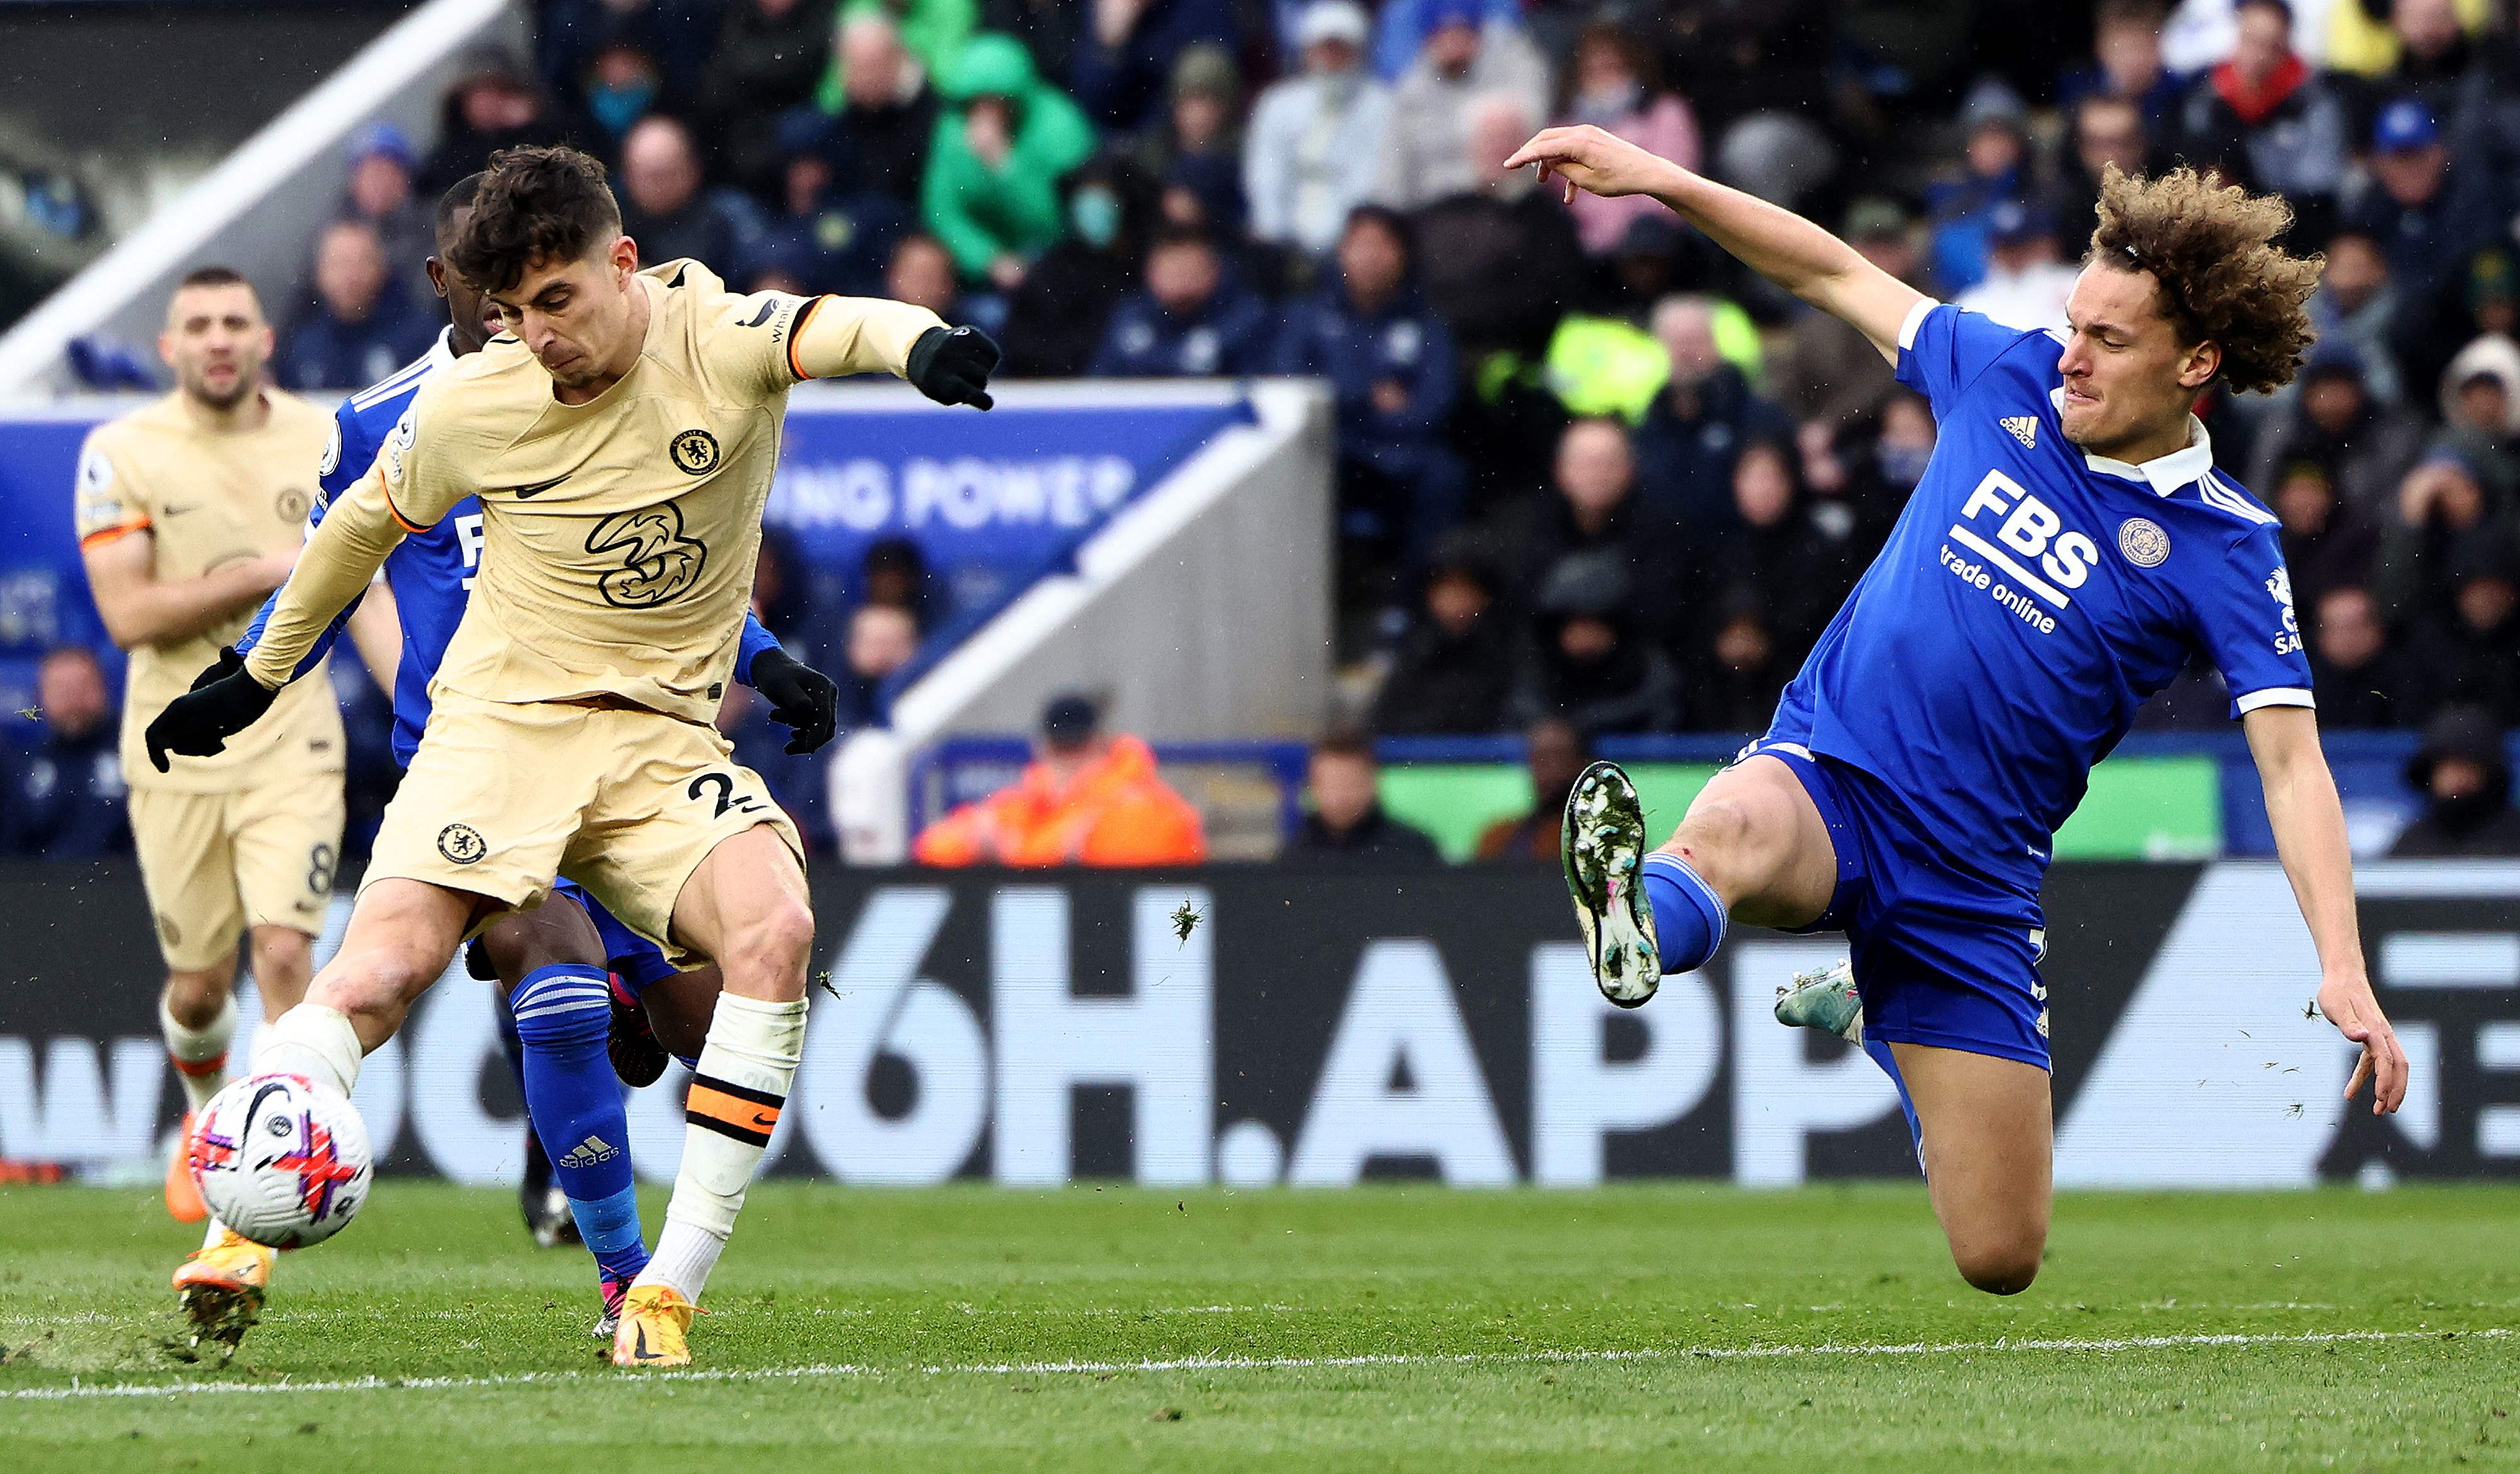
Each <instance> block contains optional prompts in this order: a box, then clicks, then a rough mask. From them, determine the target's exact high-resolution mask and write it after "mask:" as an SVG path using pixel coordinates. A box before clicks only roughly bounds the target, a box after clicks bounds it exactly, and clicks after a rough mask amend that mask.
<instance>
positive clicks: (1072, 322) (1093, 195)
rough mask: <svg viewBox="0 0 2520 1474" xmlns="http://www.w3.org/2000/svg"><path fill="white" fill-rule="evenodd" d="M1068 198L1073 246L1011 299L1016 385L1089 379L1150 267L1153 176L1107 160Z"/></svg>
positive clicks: (1053, 253) (1011, 363) (1083, 169)
mask: <svg viewBox="0 0 2520 1474" xmlns="http://www.w3.org/2000/svg"><path fill="white" fill-rule="evenodd" d="M1066 193H1067V226H1068V233H1067V236H1066V238H1065V239H1063V240H1061V241H1060V242H1059V243H1058V244H1057V245H1056V246H1053V247H1052V248H1050V250H1048V251H1046V252H1044V253H1042V255H1041V257H1040V259H1038V260H1036V261H1034V262H1033V264H1032V269H1031V270H1030V271H1027V272H1025V273H1024V279H1023V285H1021V286H1019V287H1017V288H1016V289H1015V291H1014V295H1013V296H1012V297H1011V298H1010V299H1008V304H1007V331H1006V351H1007V358H1006V365H1005V368H1004V369H1003V370H1002V372H1003V373H1004V374H1005V375H1006V377H1008V378H1010V379H1065V378H1073V377H1075V376H1076V375H1079V374H1082V373H1084V372H1085V369H1086V366H1087V365H1088V364H1090V363H1092V362H1093V361H1094V350H1095V348H1096V347H1097V346H1098V345H1101V344H1102V329H1103V326H1104V325H1105V324H1106V323H1108V322H1109V321H1110V320H1111V312H1112V309H1113V308H1115V307H1117V306H1119V304H1120V300H1121V299H1123V298H1125V297H1127V296H1128V295H1129V294H1130V292H1131V291H1133V290H1135V289H1136V287H1137V285H1138V276H1139V272H1140V270H1141V269H1142V267H1143V265H1144V263H1145V260H1146V253H1147V239H1148V235H1149V234H1150V233H1151V232H1152V230H1153V228H1154V215H1155V184H1154V180H1153V178H1152V177H1151V176H1149V175H1148V173H1147V171H1146V170H1144V169H1142V168H1140V167H1139V166H1138V165H1137V164H1136V163H1134V162H1132V161H1130V160H1128V159H1127V158H1126V157H1124V156H1121V155H1116V154H1105V155H1102V157H1100V158H1096V159H1091V160H1088V161H1086V162H1085V163H1084V164H1083V165H1082V166H1080V167H1079V168H1078V169H1077V170H1076V172H1075V173H1073V174H1070V175H1068V176H1067V186H1066Z"/></svg>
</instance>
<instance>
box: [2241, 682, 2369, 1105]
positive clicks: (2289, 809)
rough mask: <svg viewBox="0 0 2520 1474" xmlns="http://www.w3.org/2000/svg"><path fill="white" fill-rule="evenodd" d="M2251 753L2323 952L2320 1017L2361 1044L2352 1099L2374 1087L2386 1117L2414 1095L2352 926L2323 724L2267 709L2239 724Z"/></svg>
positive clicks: (2306, 712)
mask: <svg viewBox="0 0 2520 1474" xmlns="http://www.w3.org/2000/svg"><path fill="white" fill-rule="evenodd" d="M2240 727H2241V730H2242V731H2244V732H2246V733H2247V734H2248V738H2249V755H2250V756H2251V757H2253V758H2255V759H2256V760H2257V763H2258V780H2259V782H2261V783H2262V784H2264V785H2265V787H2266V794H2267V819H2268V821H2269V822H2270V823H2271V824H2273V828H2274V832H2275V853H2276V855H2277V856H2278V857H2280V858H2281V859H2282V860H2283V867H2284V874H2285V875H2286V876H2288V877H2290V878H2291V880H2292V894H2293V898H2295V899H2296V900H2298V901H2299V902H2300V903H2301V915H2302V919H2303V920H2304V921H2307V922H2309V923H2310V938H2311V941H2312V942H2313V943H2314V944H2317V946H2318V967H2319V973H2320V978H2319V985H2318V1011H2319V1012H2320V1013H2323V1014H2325V1015H2326V1016H2327V1021H2328V1022H2329V1023H2331V1024H2334V1025H2335V1026H2336V1029H2337V1032H2338V1033H2340V1034H2342V1035H2344V1036H2346V1037H2347V1038H2349V1039H2351V1040H2353V1041H2354V1042H2355V1043H2358V1044H2360V1045H2362V1046H2363V1058H2362V1059H2361V1060H2360V1061H2358V1062H2357V1063H2356V1064H2355V1066H2354V1078H2353V1079H2351V1080H2349V1081H2347V1082H2346V1083H2345V1093H2346V1095H2347V1097H2349V1098H2351V1097H2352V1096H2353V1095H2355V1094H2356V1093H2358V1092H2359V1091H2361V1090H2362V1088H2363V1082H2364V1081H2365V1080H2368V1081H2370V1082H2371V1112H2372V1114H2373V1115H2375V1116H2376V1115H2385V1114H2387V1113H2389V1112H2392V1111H2395V1110H2397V1108H2398V1104H2399V1102H2401V1101H2403V1100H2405V1099H2406V1098H2407V1051H2406V1050H2405V1049H2404V1048H2402V1047H2400V1046H2399V1043H2398V1035H2397V1031H2395V1030H2393V1029H2391V1028H2390V1027H2389V1019H2388V1016H2387V1015H2386V1014H2383V1013H2382V1012H2381V1011H2380V1002H2379V999H2377V998H2375V997H2373V996H2372V995H2371V979H2370V976H2369V974H2368V972H2367V971H2366V970H2365V968H2364V967H2363V938H2362V934H2361V932H2360V930H2359V928H2357V926H2356V925H2355V919H2354V857H2353V852H2352V850H2350V849H2349V848H2348V847H2347V845H2346V841H2345V807H2344V806H2343V805H2342V804H2341V803H2339V802H2338V800H2337V797H2336V779H2335V777H2334V775H2332V774H2330V773H2329V772H2328V770H2327V759H2326V757H2325V755H2323V754H2322V753H2320V752H2319V750H2318V717H2317V716H2316V715H2315V714H2313V713H2312V711H2311V710H2310V708H2308V707H2286V706H2270V707H2260V708H2258V709H2257V710H2256V711H2254V712H2250V713H2248V714H2245V715H2243V716H2242V717H2241V718H2240Z"/></svg>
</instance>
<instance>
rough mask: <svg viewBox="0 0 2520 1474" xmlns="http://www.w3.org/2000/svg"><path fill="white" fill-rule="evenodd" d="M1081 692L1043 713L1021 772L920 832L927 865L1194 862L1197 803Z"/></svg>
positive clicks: (1203, 845)
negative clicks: (1034, 749) (1111, 729)
mask: <svg viewBox="0 0 2520 1474" xmlns="http://www.w3.org/2000/svg"><path fill="white" fill-rule="evenodd" d="M1099 728H1100V714H1098V713H1097V712H1096V711H1095V710H1094V707H1093V705H1092V703H1090V702H1088V701H1086V700H1085V699H1084V698H1082V697H1075V696H1066V697H1060V698H1058V699H1057V700H1056V701H1053V702H1052V703H1051V704H1050V708H1049V710H1048V711H1047V712H1045V713H1044V714H1043V716H1042V740H1041V746H1040V750H1039V751H1040V756H1039V758H1038V759H1037V760H1035V761H1034V762H1033V763H1032V764H1031V765H1030V766H1028V767H1026V768H1025V769H1024V772H1023V776H1022V777H1021V778H1020V779H1017V780H1016V781H1015V782H1014V783H1013V784H1012V785H1011V786H1009V787H1006V788H1002V789H1000V790H998V791H997V792H996V793H993V794H991V795H989V796H988V797H987V798H985V799H982V800H980V801H979V802H978V803H975V804H966V805H964V806H962V807H960V808H957V809H955V810H954V811H953V812H952V813H949V814H947V815H945V817H943V818H941V819H938V820H937V821H936V822H935V823H933V824H930V825H929V826H927V828H926V829H925V830H923V831H922V832H921V834H920V836H919V840H918V843H917V844H915V845H914V846H912V848H911V853H912V855H913V857H915V858H916V859H917V860H918V861H919V862H920V863H921V864H922V865H989V864H996V865H1018V866H1045V865H1106V866H1130V865H1194V864H1197V863H1198V862H1199V861H1201V860H1203V859H1205V858H1207V838H1206V835H1205V833H1204V831H1203V829H1202V826H1201V824H1200V822H1199V815H1198V810H1197V809H1196V808H1194V807H1193V806H1191V804H1190V801H1188V800H1186V799H1184V798H1183V797H1182V796H1181V795H1179V794H1177V793H1175V792H1173V791H1172V789H1171V788H1169V787H1167V786H1166V785H1165V783H1164V781H1163V779H1161V778H1159V777H1157V776H1156V775H1155V755H1154V753H1153V752H1152V750H1150V749H1149V748H1148V746H1147V744H1146V743H1144V742H1143V741H1141V740H1139V739H1138V738H1135V737H1131V736H1128V735H1126V734H1122V735H1119V736H1112V737H1105V736H1103V735H1102V733H1101V731H1100V729H1099Z"/></svg>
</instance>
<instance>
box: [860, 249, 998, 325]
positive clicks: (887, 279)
mask: <svg viewBox="0 0 2520 1474" xmlns="http://www.w3.org/2000/svg"><path fill="white" fill-rule="evenodd" d="M881 295H882V296H885V297H889V298H891V299H893V300H894V301H899V302H909V303H910V304H911V305H913V306H917V307H925V308H926V309H927V310H928V311H930V312H933V313H935V314H936V315H937V316H939V317H941V318H943V319H945V320H946V321H947V322H950V323H953V324H955V325H956V326H958V327H959V326H961V325H963V324H965V323H968V324H971V325H972V326H975V327H978V328H980V329H982V330H983V331H987V332H992V333H994V332H995V331H996V330H998V329H1000V328H1002V327H1004V326H1006V323H1005V314H1004V312H1003V311H1002V310H1001V309H1002V307H1003V305H1004V304H1003V302H1002V301H1001V300H1000V299H996V298H990V297H966V296H964V295H963V288H962V283H961V281H960V280H959V279H957V278H956V277H955V275H954V257H953V256H952V255H951V254H949V253H947V252H946V250H945V246H944V243H943V242H941V241H938V240H937V239H936V238H935V237H934V236H931V235H928V234H926V233H924V232H922V231H912V232H911V233H910V234H908V235H905V236H903V237H902V238H901V239H900V240H898V241H896V242H894V243H893V248H892V258H891V259H890V260H888V261H886V262H885V263H884V268H883V292H882V294H881Z"/></svg>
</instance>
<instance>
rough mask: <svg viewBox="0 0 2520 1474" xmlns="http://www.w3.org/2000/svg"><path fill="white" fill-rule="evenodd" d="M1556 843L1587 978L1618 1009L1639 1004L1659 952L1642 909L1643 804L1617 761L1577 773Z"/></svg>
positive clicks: (1656, 983) (1653, 979) (1656, 973)
mask: <svg viewBox="0 0 2520 1474" xmlns="http://www.w3.org/2000/svg"><path fill="white" fill-rule="evenodd" d="M1557 848H1558V857H1559V858H1560V859H1561V860H1562V861H1564V863H1565V866H1566V894H1567V895H1568V896H1569V897H1571V898H1573V899H1574V901H1575V924H1576V926H1577V927H1579V928H1581V929H1582V931H1583V933H1584V954H1585V957H1586V959H1587V960H1588V961H1590V962H1591V963H1592V966H1593V982H1594V984H1595V985H1596V986H1598V988H1599V989H1600V990H1601V996H1603V997H1605V998H1607V999H1609V1000H1610V1001H1611V1002H1613V1003H1616V1004H1617V1005H1619V1006H1620V1007H1621V1008H1636V1007H1639V1006H1641V1005H1643V1003H1644V1001H1645V1000H1646V999H1648V998H1650V997H1652V996H1653V995H1654V990H1656V989H1658V988H1660V987H1661V986H1662V953H1661V950H1660V948H1658V947H1657V946H1656V945H1655V944H1654V934H1653V919H1652V917H1650V916H1649V915H1647V914H1646V913H1645V912H1644V910H1643V905H1644V900H1643V878H1644V857H1645V814H1644V806H1643V804H1641V803H1639V802H1638V799H1637V788H1636V785H1635V784H1634V783H1631V782H1629V781H1628V775H1627V774H1626V773H1625V772H1623V771H1621V770H1620V767H1619V765H1618V764H1617V763H1615V762H1596V763H1594V764H1593V765H1592V766H1590V767H1588V768H1586V769H1584V771H1583V772H1582V773H1581V774H1579V775H1578V776H1577V777H1576V779H1575V786H1574V788H1573V789H1571V790H1569V791H1568V793H1567V795H1566V818H1565V822H1564V823H1563V824H1562V825H1561V826H1560V827H1559V829H1558V841H1557Z"/></svg>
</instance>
